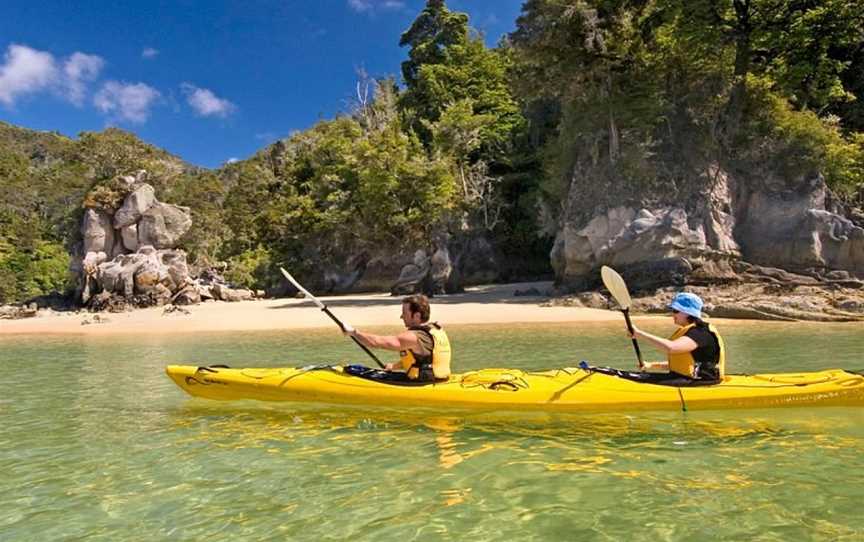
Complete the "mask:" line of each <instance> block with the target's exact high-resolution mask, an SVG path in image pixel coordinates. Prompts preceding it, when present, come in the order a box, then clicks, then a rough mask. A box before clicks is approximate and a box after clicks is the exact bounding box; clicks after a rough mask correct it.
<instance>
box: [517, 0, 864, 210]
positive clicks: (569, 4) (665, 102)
mask: <svg viewBox="0 0 864 542" xmlns="http://www.w3.org/2000/svg"><path fill="white" fill-rule="evenodd" d="M512 40H513V43H514V48H515V51H516V56H517V61H516V64H517V73H518V76H517V78H516V80H515V83H516V85H517V88H518V89H519V90H518V94H519V95H520V96H523V97H524V98H525V99H527V100H529V101H533V102H535V103H538V104H544V105H546V107H545V108H543V109H541V112H545V113H546V116H545V117H544V116H543V114H539V115H536V116H531V120H532V121H535V120H536V121H537V122H538V124H542V125H544V126H546V127H547V131H546V133H545V134H544V137H545V149H544V151H543V153H544V157H545V159H546V162H545V163H546V165H547V166H548V171H549V176H548V178H549V179H550V183H549V185H548V186H547V187H546V188H547V190H548V191H549V193H550V194H553V195H557V196H559V197H560V196H562V195H563V192H564V191H565V190H566V189H567V188H568V187H569V186H570V185H571V182H576V183H581V184H579V187H580V189H582V190H583V191H584V193H585V196H586V197H587V198H588V199H589V201H596V202H597V203H603V202H609V201H622V200H625V201H626V200H627V199H628V198H634V197H644V194H645V193H646V191H647V192H651V191H653V192H655V193H657V194H658V197H663V195H666V196H667V197H669V196H671V197H681V196H682V193H686V191H687V189H688V187H690V186H692V185H693V182H692V180H693V179H694V178H695V177H698V174H699V173H700V172H702V171H705V170H706V169H708V168H710V167H712V166H715V165H720V166H722V167H724V168H726V169H727V170H731V171H739V172H742V173H744V174H746V173H747V172H753V171H762V172H765V171H769V170H772V169H773V170H777V168H781V169H784V170H785V171H782V173H787V174H795V175H801V174H811V173H814V172H821V173H823V174H824V175H825V177H826V181H827V182H828V184H829V186H831V187H832V188H834V189H835V190H836V191H837V192H839V193H840V194H841V195H845V196H847V197H852V196H854V194H855V193H856V191H858V190H860V187H861V186H862V183H864V177H862V169H861V168H862V165H864V147H862V146H861V141H862V138H861V135H860V133H859V131H860V130H861V129H862V124H861V116H860V105H856V104H857V103H858V96H857V95H856V94H855V92H856V91H858V92H860V90H861V88H862V87H861V81H862V80H861V70H860V68H861V55H862V50H864V49H862V48H864V11H862V10H861V9H860V2H858V1H857V0H821V1H820V2H793V1H791V0H695V1H694V0H689V1H686V2H685V1H683V0H660V1H658V2H642V1H628V0H591V1H563V0H529V1H528V2H526V3H525V5H524V7H523V13H522V16H521V17H520V18H519V20H518V21H517V30H516V31H515V32H514V33H513V35H512ZM856 68H857V71H855V69H856ZM550 103H551V104H552V106H551V107H550V106H549V104H550ZM549 111H551V112H552V113H551V115H552V119H551V120H550V118H549ZM766 166H767V167H766ZM646 188H647V189H648V190H646ZM634 189H635V190H634Z"/></svg>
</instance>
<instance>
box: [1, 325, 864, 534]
mask: <svg viewBox="0 0 864 542" xmlns="http://www.w3.org/2000/svg"><path fill="white" fill-rule="evenodd" d="M621 327H622V326H620V325H609V324H583V325H578V326H573V325H545V326H515V327H510V328H507V329H504V328H498V327H487V326H469V327H461V328H453V329H450V335H451V338H452V341H453V343H454V348H455V349H457V358H456V359H457V362H458V369H459V370H468V369H474V368H480V367H486V366H507V367H520V368H527V369H544V368H553V367H559V366H564V365H573V364H575V363H576V362H577V361H578V360H580V359H587V360H589V361H591V362H592V363H597V364H609V365H614V366H618V367H631V366H632V365H633V359H634V357H633V353H632V351H631V350H629V347H630V345H629V340H627V338H626V337H625V336H624V335H623V333H622V331H621ZM646 327H648V328H649V329H652V330H654V331H658V332H668V326H667V325H665V324H664V323H662V322H657V323H656V324H655V323H653V322H652V324H651V325H649V326H646ZM393 329H395V328H393ZM722 329H723V330H724V331H725V336H726V338H727V342H728V343H729V350H730V356H731V357H732V360H731V361H730V366H731V369H732V370H733V371H734V372H757V371H759V372H769V371H797V370H815V369H820V368H828V367H845V368H851V369H862V368H864V329H862V327H861V326H860V324H859V325H851V326H850V325H800V324H796V325H788V324H768V325H766V324H725V325H723V327H722ZM643 348H644V349H645V350H648V347H647V345H646V346H645V347H643ZM345 361H352V362H361V361H363V353H362V352H360V351H359V349H356V347H354V346H353V345H352V344H351V343H350V342H348V341H345V340H344V339H342V338H341V337H339V335H338V334H337V333H336V332H335V331H332V330H327V331H315V332H309V331H304V332H300V331H297V332H284V333H238V334H233V335H194V336H185V337H146V338H137V339H133V338H121V339H106V338H70V337H49V338H36V337H26V338H21V337H18V338H9V337H4V338H0V367H2V369H3V373H4V375H5V386H4V388H3V392H2V393H0V472H2V476H0V540H4V541H5V540H83V539H87V540H168V539H171V540H203V539H205V538H206V539H208V540H238V539H245V540H346V539H350V540H379V539H382V540H391V539H399V540H706V539H711V540H864V514H862V513H861V504H862V503H864V475H862V472H864V412H862V409H853V408H847V409H810V410H805V409H788V410H772V411H755V410H754V411H731V412H708V413H698V412H697V413H662V414H650V413H649V414H627V415H625V414H620V415H602V416H588V415H585V416H562V415H558V416H548V415H540V414H532V415H507V416H503V415H495V414H490V413H476V414H465V413H456V414H454V413H448V412H446V411H440V410H439V411H417V410H411V411H406V412H399V411H394V410H392V409H389V410H384V409H378V410H376V409H368V408H367V409H359V408H346V407H333V406H326V405H290V404H285V405H281V404H275V405H274V404H266V403H256V402H248V403H247V402H241V403H216V402H208V401H204V400H196V399H191V398H188V397H186V396H185V395H183V393H182V392H181V391H180V390H179V389H177V388H176V387H175V386H174V385H173V384H172V383H171V382H170V381H169V380H168V378H167V377H165V376H164V372H163V370H164V366H165V365H166V364H168V363H190V364H204V363H226V364H228V365H233V366H241V365H245V366H279V365H305V364H308V363H324V362H345Z"/></svg>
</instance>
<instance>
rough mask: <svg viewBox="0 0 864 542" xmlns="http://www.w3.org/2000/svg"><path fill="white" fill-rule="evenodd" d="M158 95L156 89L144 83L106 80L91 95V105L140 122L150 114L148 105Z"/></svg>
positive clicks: (111, 113)
mask: <svg viewBox="0 0 864 542" xmlns="http://www.w3.org/2000/svg"><path fill="white" fill-rule="evenodd" d="M159 96H160V94H159V91H158V90H156V89H154V88H153V87H150V86H147V85H145V84H144V83H134V84H133V83H120V82H117V81H108V82H107V83H105V84H104V85H103V86H102V89H101V90H99V92H97V93H96V96H94V97H93V105H95V106H96V108H97V109H98V110H99V111H101V112H103V113H106V114H109V115H112V116H114V117H116V118H118V119H120V120H128V121H130V122H136V123H141V122H144V121H146V120H147V117H149V116H150V107H151V106H152V105H153V104H154V103H155V102H156V100H157V99H158V98H159Z"/></svg>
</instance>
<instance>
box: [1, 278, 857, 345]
mask: <svg viewBox="0 0 864 542" xmlns="http://www.w3.org/2000/svg"><path fill="white" fill-rule="evenodd" d="M757 288H760V289H761V286H757ZM551 289H552V282H551V281H541V282H521V283H510V284H490V285H484V286H473V287H469V288H466V290H465V292H463V293H459V294H444V295H438V296H435V297H434V298H432V299H431V305H432V320H433V321H440V322H441V323H442V324H443V325H445V326H454V325H520V324H521V325H537V324H540V325H542V324H550V325H551V324H568V323H572V324H591V323H608V322H622V321H623V318H622V316H621V313H620V312H619V311H618V310H613V309H606V308H591V307H590V306H583V304H582V303H581V302H579V300H578V299H576V298H574V297H552V296H548V295H546V293H547V292H549V291H550V290H551ZM692 290H696V291H697V293H699V294H702V295H704V294H706V293H708V292H702V291H700V290H705V288H692ZM517 291H521V292H522V294H521V295H518V296H517V295H515V293H516V292H517ZM525 293H535V294H539V295H524V294H525ZM748 293H749V292H746V291H742V290H741V287H732V288H730V289H729V291H728V292H726V293H725V297H726V298H734V297H738V298H739V299H744V298H745V297H746V295H747V294H748ZM588 295H589V297H590V296H591V295H593V294H592V293H590V292H589V293H588ZM710 295H711V296H712V297H714V298H715V299H719V298H720V296H721V295H722V294H721V293H720V292H718V291H717V290H714V291H711V292H710ZM852 295H855V294H852ZM402 297H403V296H391V295H390V294H389V293H387V292H382V293H362V294H347V295H335V296H322V297H320V298H319V299H321V300H322V301H323V302H324V303H325V304H326V305H327V306H328V307H329V308H330V309H331V310H332V312H333V313H334V314H335V315H336V316H337V318H339V319H340V320H342V321H343V322H346V323H350V324H351V325H352V326H354V327H360V328H380V329H385V328H389V329H401V327H402V323H401V320H400V319H399V316H400V314H401V311H400V303H401V300H402ZM791 297H792V296H790V295H789V294H787V295H786V296H779V297H777V296H775V298H774V301H775V306H774V307H770V306H767V305H766V304H759V305H754V306H755V307H756V308H758V309H759V310H753V309H749V310H747V309H744V310H742V309H741V307H742V306H743V305H741V304H739V305H731V308H730V306H723V305H722V303H721V304H718V305H715V306H714V307H713V308H712V309H713V310H711V311H710V312H709V314H708V317H709V318H710V320H711V321H713V322H717V323H721V322H722V323H723V325H741V324H743V325H750V324H752V323H754V322H759V324H760V325H767V324H769V323H772V324H786V325H788V324H796V325H801V324H807V323H820V322H830V321H833V322H850V321H856V323H857V325H861V320H862V319H864V315H850V313H844V316H843V319H837V318H836V317H834V318H833V319H829V318H832V317H831V316H828V317H821V320H820V317H819V315H818V314H817V315H816V317H814V316H813V315H812V314H811V315H807V314H804V313H800V312H798V313H796V312H794V310H792V309H789V308H788V305H790V303H789V299H790V298H791ZM823 297H824V296H823ZM777 299H779V300H781V302H780V303H777V302H776V301H777ZM809 299H817V300H818V299H819V297H818V296H811V297H810V298H809ZM856 299H857V298H856ZM860 299H861V301H860V302H861V303H864V296H861V297H860ZM855 302H856V303H858V301H855ZM665 303H666V301H664V300H663V297H662V294H661V295H655V296H652V297H647V298H636V299H634V304H633V309H634V310H633V311H631V317H632V318H633V319H634V320H636V321H642V322H646V323H648V322H651V321H665V320H666V318H667V314H666V313H665V312H664V308H665ZM589 305H590V303H589ZM598 305H600V306H603V305H605V303H603V304H598V303H596V302H595V303H593V306H595V307H596V306H598ZM167 307H172V306H171V305H167V306H164V307H150V308H145V309H135V310H132V311H128V312H121V313H111V312H101V313H91V312H87V311H85V310H80V311H74V312H73V311H70V312H54V311H51V310H44V309H43V310H40V311H39V312H38V313H37V315H36V316H34V317H31V318H21V319H17V320H5V319H0V338H3V337H15V336H33V335H54V336H64V335H65V336H102V337H110V336H115V335H116V336H124V335H125V336H136V335H140V336H143V335H149V336H153V335H181V334H194V333H208V332H209V333H224V332H248V331H252V332H254V331H279V330H297V329H310V330H311V329H319V330H324V329H330V330H334V331H335V329H334V328H335V327H336V325H335V323H334V322H333V321H332V320H330V318H329V317H328V316H327V315H325V314H322V312H321V310H320V309H318V307H317V306H315V305H314V304H313V303H312V301H310V300H307V299H303V298H277V299H256V300H252V301H240V302H233V303H231V302H225V301H207V302H204V303H200V304H198V305H190V306H183V307H177V310H176V311H175V312H170V313H166V312H165V310H166V308H167ZM766 310H772V311H775V314H773V315H772V314H769V315H768V316H770V318H765V317H764V316H765V315H766V313H765V312H764V311H766ZM730 311H732V312H737V313H738V314H737V315H734V316H731V315H730ZM187 312H188V313H187ZM776 312H780V313H781V316H780V317H778V316H777V314H776ZM834 312H836V311H834ZM790 313H791V314H790ZM782 314H786V315H789V316H808V318H791V317H784V316H782ZM849 316H855V318H852V319H848V317H849ZM772 320H773V321H772ZM85 323H86V324H88V325H84V324H85ZM387 332H389V331H387Z"/></svg>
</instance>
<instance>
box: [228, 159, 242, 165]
mask: <svg viewBox="0 0 864 542" xmlns="http://www.w3.org/2000/svg"><path fill="white" fill-rule="evenodd" d="M239 161H240V159H239V158H229V159H227V160H225V163H226V164H233V163H235V162H239Z"/></svg>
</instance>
